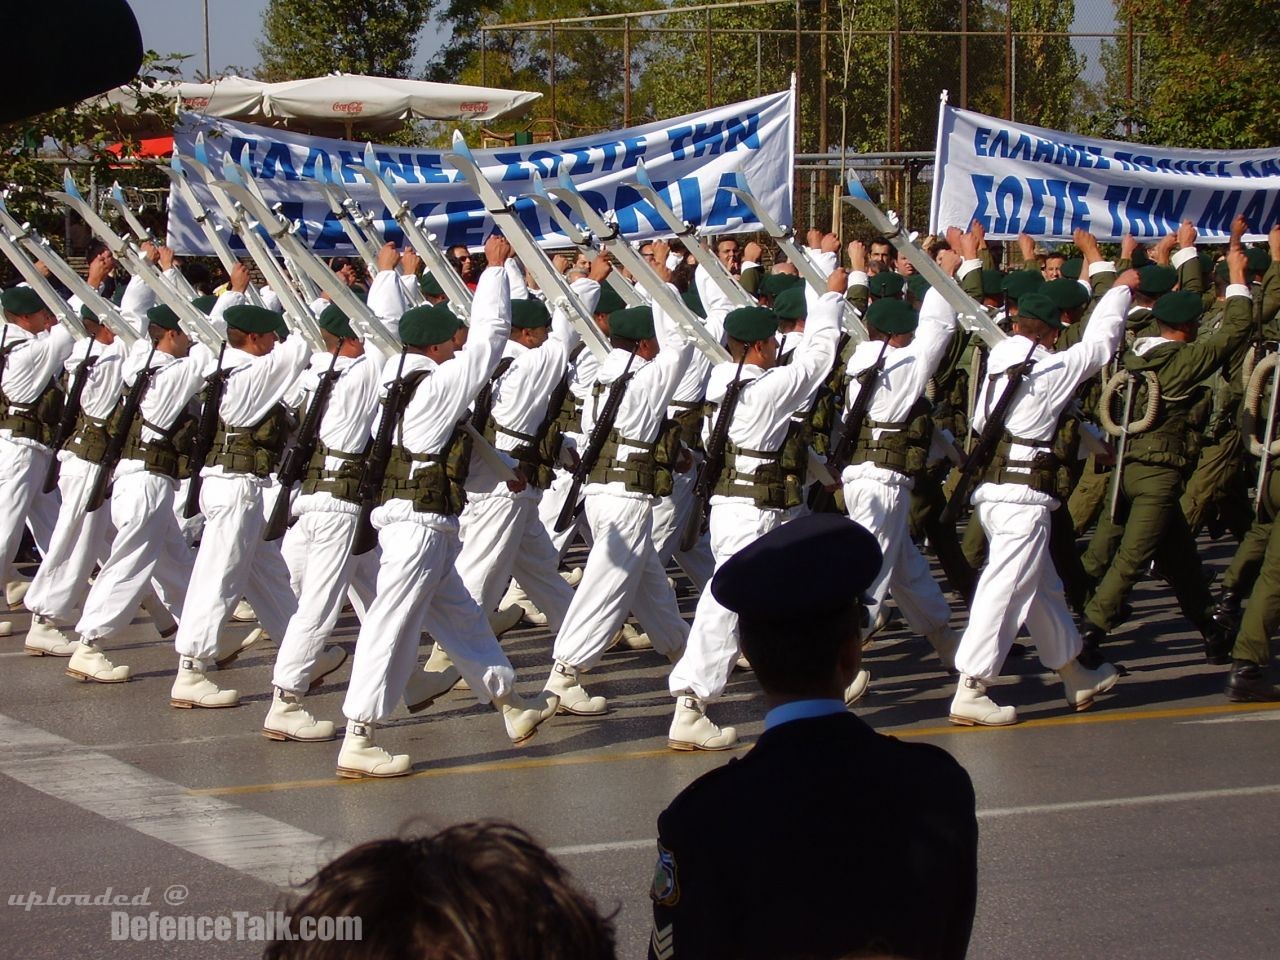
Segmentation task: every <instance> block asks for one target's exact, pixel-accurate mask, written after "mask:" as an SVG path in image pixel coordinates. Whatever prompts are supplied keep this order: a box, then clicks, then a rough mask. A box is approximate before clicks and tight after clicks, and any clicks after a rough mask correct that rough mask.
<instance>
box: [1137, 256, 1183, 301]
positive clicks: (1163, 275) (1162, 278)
mask: <svg viewBox="0 0 1280 960" xmlns="http://www.w3.org/2000/svg"><path fill="white" fill-rule="evenodd" d="M1177 282H1178V271H1177V270H1175V269H1173V267H1162V266H1161V265H1160V264H1158V263H1149V264H1147V265H1146V266H1145V267H1140V268H1139V269H1138V292H1139V293H1145V294H1146V295H1147V296H1148V297H1158V296H1160V295H1161V294H1165V293H1168V292H1169V291H1170V290H1172V289H1173V287H1174V284H1176V283H1177Z"/></svg>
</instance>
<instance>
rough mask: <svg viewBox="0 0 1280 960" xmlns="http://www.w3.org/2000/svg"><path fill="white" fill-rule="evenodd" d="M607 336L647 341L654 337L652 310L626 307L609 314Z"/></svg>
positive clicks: (650, 308)
mask: <svg viewBox="0 0 1280 960" xmlns="http://www.w3.org/2000/svg"><path fill="white" fill-rule="evenodd" d="M609 334H610V335H611V336H614V337H621V338H622V339H624V340H648V339H650V338H651V337H653V336H654V332H653V308H652V307H647V306H645V307H626V308H624V309H622V310H615V311H613V313H611V314H609Z"/></svg>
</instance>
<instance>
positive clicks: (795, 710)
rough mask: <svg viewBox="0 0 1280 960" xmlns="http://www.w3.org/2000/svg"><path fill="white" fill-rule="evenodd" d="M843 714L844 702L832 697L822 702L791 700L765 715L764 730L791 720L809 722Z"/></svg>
mask: <svg viewBox="0 0 1280 960" xmlns="http://www.w3.org/2000/svg"><path fill="white" fill-rule="evenodd" d="M844 712H845V705H844V701H843V700H837V699H835V698H834V697H833V698H830V699H822V700H792V701H790V702H788V703H781V704H779V705H778V706H776V707H774V708H773V709H772V710H770V711H769V712H768V713H766V714H765V715H764V728H765V730H766V731H767V730H772V729H773V728H774V727H778V726H781V725H782V724H784V723H790V722H791V721H792V720H809V719H812V718H813V717H828V716H831V715H832V714H836V713H844Z"/></svg>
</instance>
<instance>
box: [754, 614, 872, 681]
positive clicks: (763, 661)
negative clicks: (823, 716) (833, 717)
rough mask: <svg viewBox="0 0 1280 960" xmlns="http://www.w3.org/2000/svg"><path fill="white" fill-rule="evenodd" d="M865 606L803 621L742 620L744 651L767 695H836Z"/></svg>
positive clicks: (856, 636)
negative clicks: (837, 679) (843, 657)
mask: <svg viewBox="0 0 1280 960" xmlns="http://www.w3.org/2000/svg"><path fill="white" fill-rule="evenodd" d="M861 613H862V607H861V605H859V604H857V603H850V604H849V605H848V606H847V607H845V608H844V609H842V610H838V611H836V612H835V613H831V614H828V615H826V616H822V617H814V618H812V619H808V620H797V621H768V622H764V621H754V620H749V619H747V618H746V617H740V618H739V620H738V635H739V638H740V639H741V642H742V652H743V654H744V655H745V656H746V658H747V660H748V661H749V662H750V664H751V669H752V670H754V671H755V674H756V679H757V680H759V681H760V686H761V687H763V688H764V689H765V691H766V692H767V693H775V694H782V695H785V696H790V697H808V696H813V697H825V696H829V695H830V690H831V687H832V683H833V678H835V677H836V676H837V671H838V670H839V663H840V653H841V650H842V649H843V648H844V647H845V645H846V644H848V643H850V642H852V643H857V642H858V638H859V636H860V635H861V630H860V628H859V622H860V619H861Z"/></svg>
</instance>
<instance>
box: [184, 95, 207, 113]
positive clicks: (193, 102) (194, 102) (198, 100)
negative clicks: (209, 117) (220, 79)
mask: <svg viewBox="0 0 1280 960" xmlns="http://www.w3.org/2000/svg"><path fill="white" fill-rule="evenodd" d="M182 105H183V106H184V107H191V108H192V109H194V110H203V109H204V108H205V107H207V106H209V98H208V97H183V98H182Z"/></svg>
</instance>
